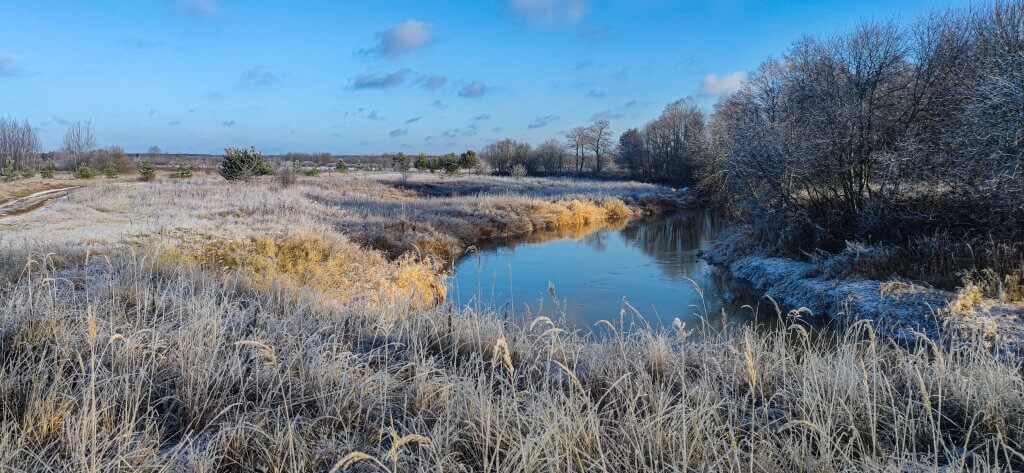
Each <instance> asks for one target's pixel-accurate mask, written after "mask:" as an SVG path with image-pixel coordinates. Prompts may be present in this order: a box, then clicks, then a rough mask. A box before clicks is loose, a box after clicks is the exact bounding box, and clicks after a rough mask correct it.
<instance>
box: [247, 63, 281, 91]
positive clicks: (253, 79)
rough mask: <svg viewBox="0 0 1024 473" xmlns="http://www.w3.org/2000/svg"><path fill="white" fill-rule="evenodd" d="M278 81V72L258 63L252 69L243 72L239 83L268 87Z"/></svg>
mask: <svg viewBox="0 0 1024 473" xmlns="http://www.w3.org/2000/svg"><path fill="white" fill-rule="evenodd" d="M277 81H278V77H277V74H275V73H274V71H271V70H270V69H269V68H267V66H263V65H257V66H255V67H253V68H252V69H249V70H247V71H245V72H243V73H242V75H241V76H240V77H239V78H238V83H239V84H241V85H245V86H252V87H266V86H269V85H274V83H276V82H277Z"/></svg>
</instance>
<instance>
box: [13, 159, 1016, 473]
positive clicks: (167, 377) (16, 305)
mask: <svg viewBox="0 0 1024 473" xmlns="http://www.w3.org/2000/svg"><path fill="white" fill-rule="evenodd" d="M686 202H688V199H687V196H686V195H685V194H683V193H680V192H678V191H676V190H673V189H670V188H667V187H661V186H656V185H650V184H637V183H630V182H595V181H586V180H567V179H541V178H523V179H513V178H504V177H491V176H469V175H464V176H460V177H447V178H440V177H435V176H433V175H430V174H425V173H417V174H414V175H412V176H410V177H408V179H405V178H403V176H401V175H399V174H397V173H396V174H388V173H372V174H370V173H349V174H340V173H338V174H335V173H331V174H328V175H322V176H319V177H316V178H304V177H300V178H299V179H298V181H297V182H296V183H295V184H294V185H290V186H281V185H280V184H278V183H277V182H276V181H275V180H273V179H269V178H264V179H261V180H257V181H255V182H249V183H245V182H227V181H224V180H223V179H220V178H219V177H215V176H208V175H202V174H201V175H199V176H197V177H195V178H193V179H186V180H171V179H158V180H157V181H154V182H126V183H102V184H93V185H87V186H84V187H82V188H79V189H75V190H73V191H71V192H70V193H69V195H68V197H67V198H65V199H62V200H59V201H57V202H54V203H52V204H51V205H49V206H48V207H45V208H42V209H39V210H36V211H34V212H32V213H29V214H24V215H20V216H17V217H13V218H8V219H4V220H0V464H3V465H4V467H5V468H6V469H11V470H15V471H21V470H74V471H111V470H119V471H123V470H145V471H181V470H189V471H642V470H661V471H683V470H708V471H739V470H744V471H755V470H756V471H831V470H885V471H918V470H939V469H944V470H952V471H960V470H970V471H1000V470H1013V469H1019V468H1021V467H1024V454H1022V453H1021V451H1022V448H1024V446H1022V443H1024V402H1022V401H1024V379H1022V377H1021V365H1020V361H1019V359H1018V358H1016V357H1015V356H1014V355H1013V354H1012V353H994V352H992V351H990V350H988V349H986V348H984V347H983V346H982V345H980V344H977V343H971V340H969V339H963V338H959V337H954V336H948V337H931V338H929V337H928V336H925V335H923V334H921V335H919V336H917V337H916V338H915V339H912V340H910V341H902V342H897V341H895V340H893V339H890V338H887V337H884V336H881V335H879V334H876V333H875V332H876V331H875V329H874V325H873V322H872V321H868V320H865V321H861V322H858V323H855V324H853V325H851V326H849V327H847V328H845V329H843V331H841V332H840V333H837V334H835V336H834V337H817V336H815V335H814V334H813V333H809V332H808V330H807V329H806V328H805V324H804V323H802V322H801V319H802V318H807V317H811V316H812V315H810V314H807V313H806V312H794V313H789V314H786V313H775V312H774V310H772V312H771V313H767V314H765V315H766V316H768V317H778V318H781V319H783V323H782V324H781V326H782V327H787V328H784V329H779V330H761V329H758V328H757V327H752V326H747V327H731V328H729V329H728V330H723V329H722V328H720V327H711V326H700V327H691V326H683V325H681V324H677V325H675V326H673V327H671V328H670V329H665V330H660V331H651V330H640V331H626V330H624V323H625V322H624V320H628V317H629V316H628V314H627V315H624V317H625V318H624V319H622V320H613V321H609V322H607V323H605V324H601V325H600V326H599V327H598V328H596V329H595V332H594V333H590V332H580V331H572V330H566V327H564V326H562V325H561V324H560V323H559V322H558V321H557V320H551V319H548V318H546V317H538V318H535V319H527V320H506V319H505V318H503V317H499V316H498V315H497V314H496V313H494V312H492V311H491V310H489V309H487V308H481V309H480V310H473V309H470V308H458V307H454V306H452V305H450V304H446V303H445V301H443V294H444V291H443V286H442V284H443V275H444V272H445V268H446V267H447V265H448V264H449V262H450V261H452V260H453V259H454V258H457V257H459V256H460V255H462V254H464V253H465V252H466V251H467V249H469V248H470V247H471V245H473V244H474V242H480V241H485V240H493V239H501V238H507V237H511V236H516V235H524V234H529V233H530V232H533V231H536V230H558V229H563V230H566V231H569V230H573V229H575V230H576V231H579V232H581V233H582V232H585V231H586V229H587V228H588V227H590V226H600V225H604V224H609V223H614V222H620V221H622V220H628V219H632V218H638V217H640V216H643V215H650V214H654V213H658V212H664V211H668V210H671V209H672V208H674V207H675V206H678V205H681V204H684V203H686ZM554 303H555V304H557V302H554ZM768 306H770V304H764V305H762V306H761V307H762V309H761V310H764V309H763V307H768Z"/></svg>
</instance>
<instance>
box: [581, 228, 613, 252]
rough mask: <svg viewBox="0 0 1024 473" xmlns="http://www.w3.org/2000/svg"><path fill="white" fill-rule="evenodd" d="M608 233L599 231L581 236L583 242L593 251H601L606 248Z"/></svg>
mask: <svg viewBox="0 0 1024 473" xmlns="http://www.w3.org/2000/svg"><path fill="white" fill-rule="evenodd" d="M609 236H610V235H609V234H608V232H606V231H599V232H594V233H591V234H589V235H587V236H585V237H583V244H584V245H587V246H588V247H590V248H591V249H593V250H594V251H597V252H599V253H603V252H605V251H607V250H608V237H609Z"/></svg>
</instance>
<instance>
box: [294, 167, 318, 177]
mask: <svg viewBox="0 0 1024 473" xmlns="http://www.w3.org/2000/svg"><path fill="white" fill-rule="evenodd" d="M298 172H299V174H302V175H303V176H307V177H316V176H317V175H319V174H320V170H319V169H317V168H299V169H298Z"/></svg>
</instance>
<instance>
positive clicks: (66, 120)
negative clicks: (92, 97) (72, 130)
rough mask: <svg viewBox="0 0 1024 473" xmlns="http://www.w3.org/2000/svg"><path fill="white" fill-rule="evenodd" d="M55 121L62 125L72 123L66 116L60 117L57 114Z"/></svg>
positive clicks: (54, 117)
mask: <svg viewBox="0 0 1024 473" xmlns="http://www.w3.org/2000/svg"><path fill="white" fill-rule="evenodd" d="M53 121H54V122H56V123H57V124H58V125H60V126H68V125H70V124H71V120H68V119H66V118H61V117H58V116H57V115H54V116H53Z"/></svg>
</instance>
